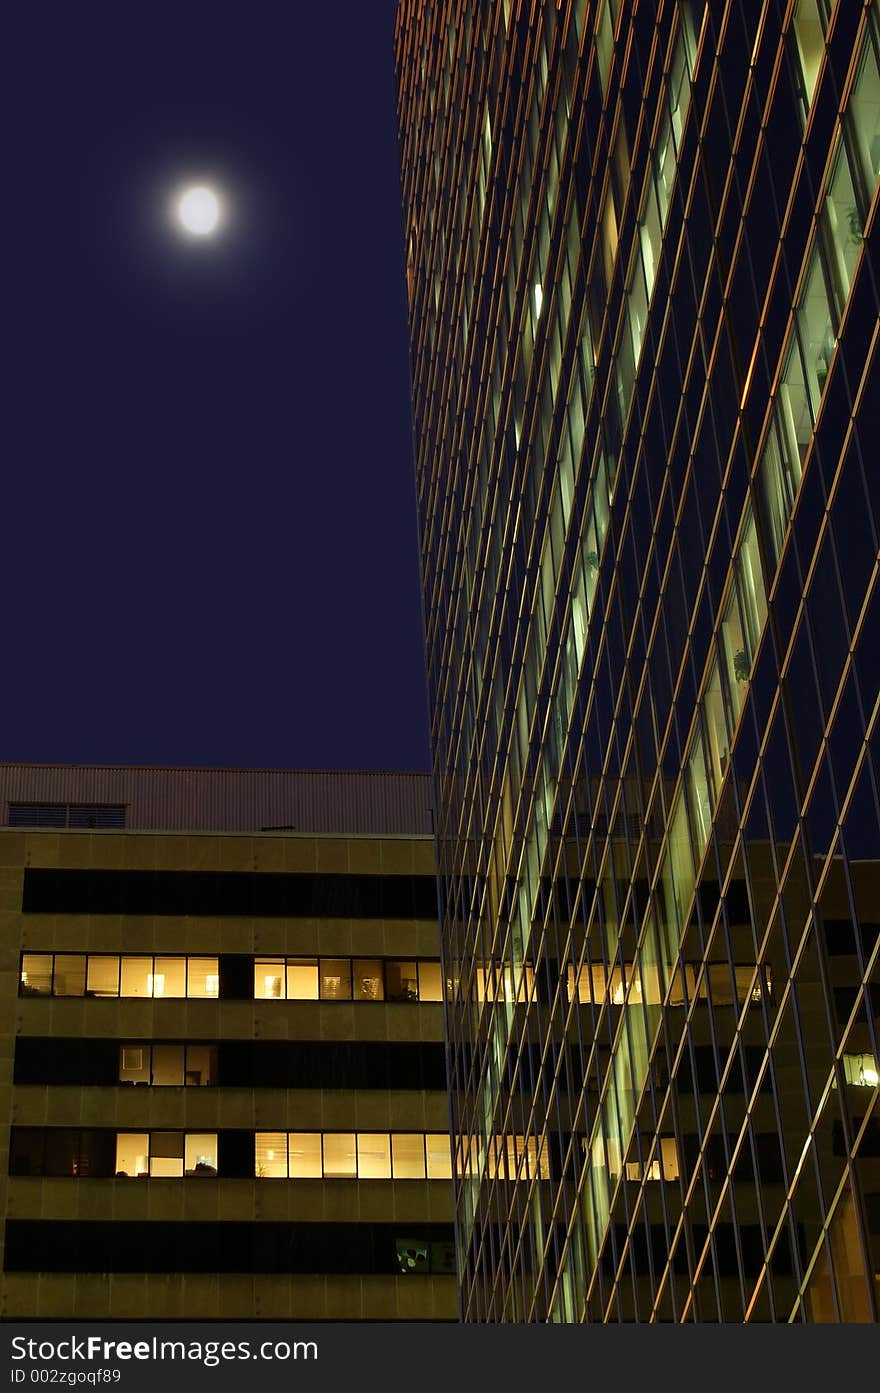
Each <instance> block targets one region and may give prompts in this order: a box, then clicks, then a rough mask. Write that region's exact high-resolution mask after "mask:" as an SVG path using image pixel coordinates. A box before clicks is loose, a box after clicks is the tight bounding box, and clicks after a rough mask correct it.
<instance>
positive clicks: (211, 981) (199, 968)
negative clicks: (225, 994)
mask: <svg viewBox="0 0 880 1393" xmlns="http://www.w3.org/2000/svg"><path fill="white" fill-rule="evenodd" d="M166 961H167V960H166ZM186 994H187V996H189V997H202V996H219V994H220V974H219V968H218V965H217V959H216V958H187V960H186Z"/></svg>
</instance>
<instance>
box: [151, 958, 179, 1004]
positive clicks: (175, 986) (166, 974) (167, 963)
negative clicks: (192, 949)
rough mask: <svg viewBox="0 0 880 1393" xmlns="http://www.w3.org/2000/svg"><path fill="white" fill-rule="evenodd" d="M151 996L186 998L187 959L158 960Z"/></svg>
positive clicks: (155, 965)
mask: <svg viewBox="0 0 880 1393" xmlns="http://www.w3.org/2000/svg"><path fill="white" fill-rule="evenodd" d="M151 985H152V991H151V993H150V995H151V996H186V958H182V957H179V958H156V960H155V964H154V966H153V980H152V984H151Z"/></svg>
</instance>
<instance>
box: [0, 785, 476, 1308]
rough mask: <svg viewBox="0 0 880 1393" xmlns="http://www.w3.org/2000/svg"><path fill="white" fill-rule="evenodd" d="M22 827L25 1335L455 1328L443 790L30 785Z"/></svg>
mask: <svg viewBox="0 0 880 1393" xmlns="http://www.w3.org/2000/svg"><path fill="white" fill-rule="evenodd" d="M0 822H2V823H3V824H5V825H3V826H2V827H0V885H2V905H0V923H2V945H3V949H2V951H3V971H2V978H0V981H2V991H3V995H4V998H5V1000H6V1006H5V1009H4V1012H3V1020H4V1044H3V1048H2V1050H0V1060H2V1064H0V1069H2V1083H0V1088H2V1097H3V1099H4V1117H3V1123H4V1125H3V1128H2V1131H0V1147H2V1151H0V1186H2V1194H3V1203H2V1212H3V1218H4V1221H5V1222H4V1225H3V1235H2V1236H3V1259H2V1301H0V1313H2V1315H3V1316H4V1317H5V1318H22V1317H40V1318H44V1319H46V1318H53V1319H78V1320H84V1319H99V1318H104V1319H107V1318H109V1319H123V1318H124V1319H134V1318H139V1317H143V1318H153V1319H158V1318H162V1319H183V1318H186V1319H223V1320H231V1319H245V1320H252V1319H256V1320H260V1319H306V1318H311V1319H320V1320H339V1319H343V1320H360V1319H371V1320H407V1319H417V1320H443V1319H445V1320H449V1319H454V1318H455V1314H456V1302H455V1276H454V1270H455V1265H454V1244H453V1235H452V1224H451V1211H452V1194H451V1184H450V1177H451V1161H450V1151H449V1127H448V1110H447V1101H446V1088H445V1064H444V1048H443V1026H442V1011H443V1008H442V1004H441V1003H442V997H443V986H442V978H441V971H440V963H439V952H438V940H437V912H436V903H437V901H436V874H435V862H434V842H433V838H432V835H431V800H430V781H429V779H428V777H427V776H424V775H410V774H402V775H383V774H320V773H314V774H309V773H298V772H295V771H293V772H287V771H259V770H257V771H253V770H198V769H193V770H185V769H120V768H112V769H111V768H106V769H104V768H79V767H75V768H47V767H38V766H2V767H0ZM7 1124H9V1125H7Z"/></svg>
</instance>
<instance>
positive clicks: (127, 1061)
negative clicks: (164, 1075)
mask: <svg viewBox="0 0 880 1393" xmlns="http://www.w3.org/2000/svg"><path fill="white" fill-rule="evenodd" d="M119 1082H120V1083H145V1084H148V1083H149V1082H150V1047H149V1045H120V1046H119Z"/></svg>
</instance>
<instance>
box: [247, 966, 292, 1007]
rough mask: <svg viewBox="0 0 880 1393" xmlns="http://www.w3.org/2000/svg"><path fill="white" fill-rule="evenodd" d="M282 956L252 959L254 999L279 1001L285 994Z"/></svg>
mask: <svg viewBox="0 0 880 1393" xmlns="http://www.w3.org/2000/svg"><path fill="white" fill-rule="evenodd" d="M284 973H285V964H284V959H283V958H256V959H255V960H254V1000H255V1001H280V1000H282V999H283V998H284V996H285V990H284Z"/></svg>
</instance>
